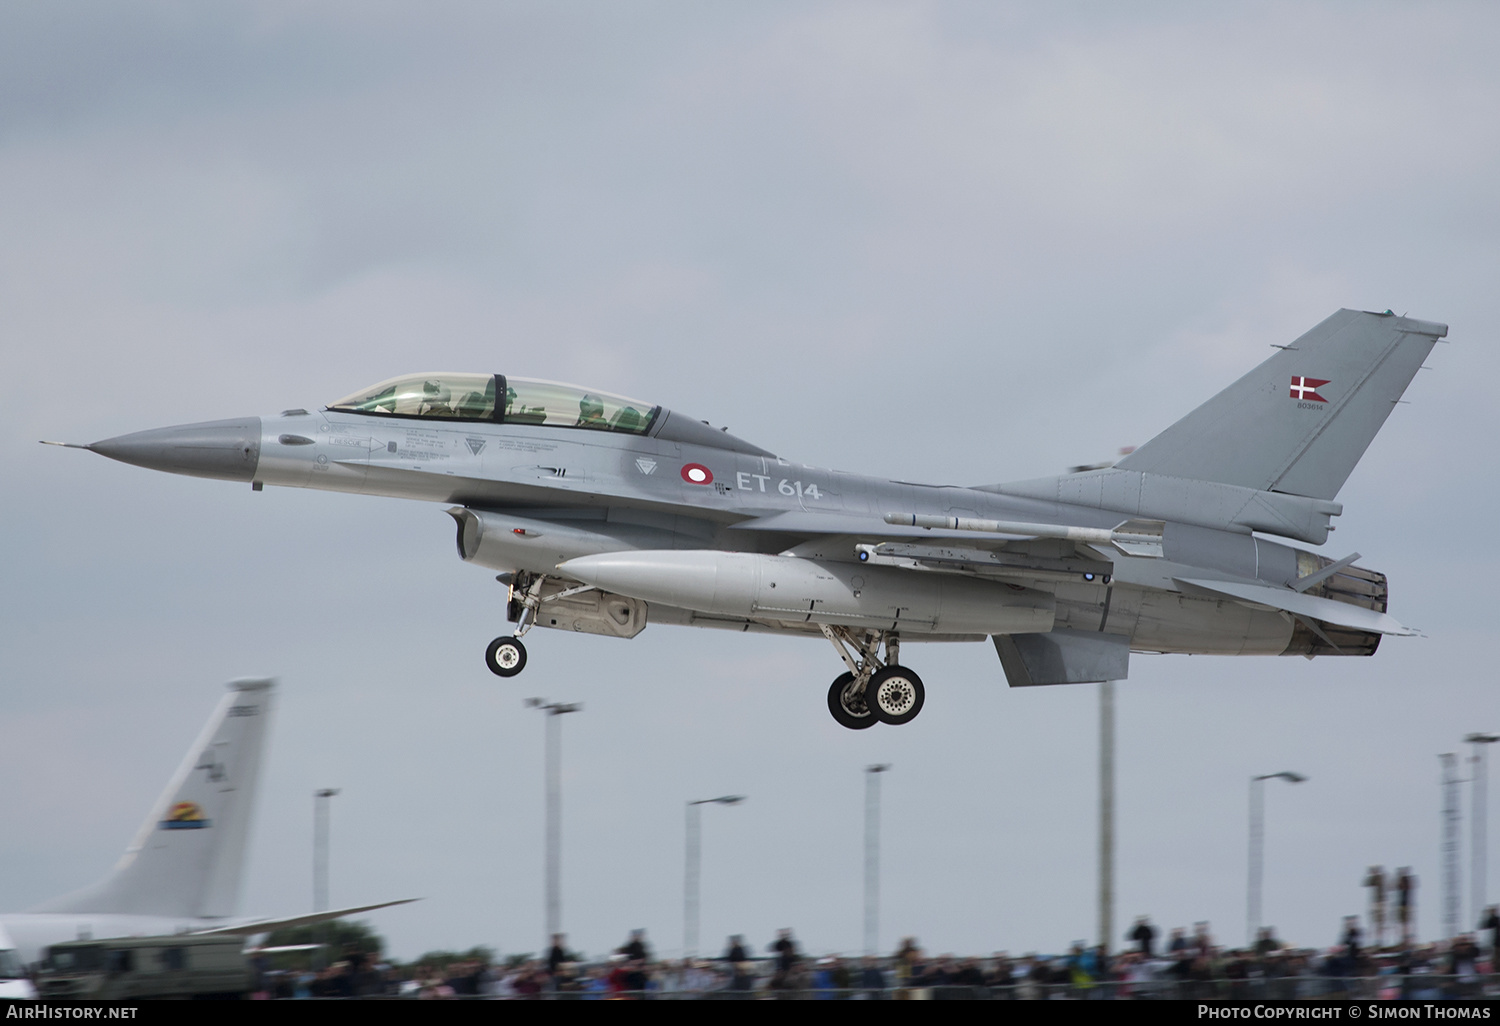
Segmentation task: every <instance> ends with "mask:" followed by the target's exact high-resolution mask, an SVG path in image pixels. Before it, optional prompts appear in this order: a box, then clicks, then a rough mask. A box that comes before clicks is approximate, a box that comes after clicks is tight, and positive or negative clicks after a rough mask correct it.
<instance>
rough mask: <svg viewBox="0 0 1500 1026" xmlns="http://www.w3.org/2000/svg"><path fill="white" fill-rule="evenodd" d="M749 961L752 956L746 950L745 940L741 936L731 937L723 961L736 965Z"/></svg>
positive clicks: (725, 947)
mask: <svg viewBox="0 0 1500 1026" xmlns="http://www.w3.org/2000/svg"><path fill="white" fill-rule="evenodd" d="M749 960H750V954H749V953H748V952H747V951H746V950H745V938H744V937H742V936H740V935H739V934H735V935H734V936H733V937H730V938H729V941H728V943H726V944H725V945H724V955H723V961H725V962H730V963H734V962H748V961H749Z"/></svg>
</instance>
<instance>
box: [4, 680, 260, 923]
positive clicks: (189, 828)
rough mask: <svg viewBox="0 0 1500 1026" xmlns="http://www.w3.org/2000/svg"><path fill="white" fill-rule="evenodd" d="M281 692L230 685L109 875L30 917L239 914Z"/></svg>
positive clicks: (256, 684)
mask: <svg viewBox="0 0 1500 1026" xmlns="http://www.w3.org/2000/svg"><path fill="white" fill-rule="evenodd" d="M274 686H275V682H274V681H270V680H238V681H234V682H232V683H231V684H230V685H229V693H228V694H227V695H225V696H224V699H223V700H222V701H221V702H220V703H219V706H218V708H217V709H215V710H214V713H213V715H212V716H211V717H209V720H208V724H207V725H206V726H205V727H204V728H203V733H202V734H200V735H199V737H198V740H197V741H196V742H194V744H193V747H192V748H191V749H189V751H188V754H187V758H186V759H184V760H183V762H182V765H181V766H179V767H178V768H177V772H176V773H174V774H173V775H172V779H171V781H170V782H169V783H168V784H167V787H166V790H164V791H163V792H162V793H161V796H160V797H159V798H157V799H156V804H155V805H154V806H152V809H151V814H150V815H149V816H147V817H146V822H145V823H143V824H141V828H140V830H139V832H138V833H137V834H136V836H135V840H133V841H132V842H131V843H130V846H129V847H128V848H126V849H125V855H124V857H123V858H121V859H120V861H119V863H118V864H117V865H116V866H115V868H114V870H113V871H112V872H111V873H110V875H109V876H108V877H106V878H105V879H103V880H101V881H100V882H99V883H97V884H95V885H93V886H92V887H87V888H85V889H83V890H81V891H75V892H74V893H72V894H68V895H65V896H63V897H61V898H55V899H53V900H52V901H48V902H45V903H43V904H41V905H38V906H37V907H36V908H34V909H32V910H31V911H34V912H91V913H120V914H126V915H160V916H182V917H200V916H230V915H233V914H234V910H235V906H236V904H237V903H238V901H239V891H240V883H241V880H242V878H243V875H244V874H243V869H244V862H245V849H246V846H247V843H248V841H249V836H250V813H251V810H252V806H253V805H254V802H255V788H256V784H257V783H258V781H259V779H260V765H261V756H262V753H263V752H264V750H265V741H266V730H267V726H268V721H269V717H270V714H271V695H272V692H273V690H274Z"/></svg>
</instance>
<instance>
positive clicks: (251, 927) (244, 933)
mask: <svg viewBox="0 0 1500 1026" xmlns="http://www.w3.org/2000/svg"><path fill="white" fill-rule="evenodd" d="M420 900H422V899H420V898H401V899H399V900H397V901H382V902H381V903H380V904H378V905H356V906H354V907H353V908H336V909H333V910H331V911H328V912H309V913H308V914H307V915H303V916H288V917H286V918H284V919H251V920H247V921H246V922H242V923H231V924H230V925H228V926H215V927H212V928H211V929H207V930H194V931H193V933H204V934H215V935H221V934H222V935H229V934H232V935H236V936H241V937H248V936H250V935H251V934H253V933H270V932H271V931H272V930H284V929H287V928H288V927H292V926H311V925H312V924H313V923H324V922H327V921H328V920H330V919H342V918H343V917H344V916H356V915H359V914H360V913H361V912H373V911H375V910H376V909H377V908H390V907H391V906H392V905H406V904H409V903H411V902H413V901H420Z"/></svg>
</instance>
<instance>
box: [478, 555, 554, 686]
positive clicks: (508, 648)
mask: <svg viewBox="0 0 1500 1026" xmlns="http://www.w3.org/2000/svg"><path fill="white" fill-rule="evenodd" d="M496 580H498V581H500V582H501V583H502V584H505V585H506V586H507V587H508V588H509V589H510V596H509V601H508V602H507V606H508V607H509V610H510V612H511V617H510V619H511V621H512V622H514V623H515V625H516V633H515V634H514V635H508V636H506V637H501V638H496V639H495V640H494V641H492V642H490V644H489V647H488V648H486V649H485V650H484V665H486V666H488V667H489V668H490V672H491V673H493V674H494V675H495V676H497V677H514V676H515V675H516V674H518V673H520V672H521V671H522V670H524V669H526V646H525V645H523V644H521V637H522V636H523V635H524V634H525V633H526V632H527V631H529V630H531V627H532V625H533V624H534V623H535V622H536V611H537V608H538V607H539V606H540V605H541V601H540V598H539V596H540V593H541V589H542V583H543V582H544V581H546V577H544V576H542V575H540V574H536V575H532V574H519V573H518V574H515V575H514V576H512V575H510V574H501V575H500V576H499V577H498V578H496Z"/></svg>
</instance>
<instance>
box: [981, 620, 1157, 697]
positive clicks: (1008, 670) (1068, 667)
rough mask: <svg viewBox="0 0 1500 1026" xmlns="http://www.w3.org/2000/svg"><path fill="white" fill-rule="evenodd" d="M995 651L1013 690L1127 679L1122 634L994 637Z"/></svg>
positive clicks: (1056, 632)
mask: <svg viewBox="0 0 1500 1026" xmlns="http://www.w3.org/2000/svg"><path fill="white" fill-rule="evenodd" d="M993 640H994V642H995V651H996V652H998V653H999V654H1000V666H1001V668H1002V669H1004V670H1005V679H1006V680H1008V681H1009V682H1010V686H1011V687H1013V688H1023V687H1032V686H1034V685H1039V684H1093V683H1100V682H1102V681H1106V680H1124V679H1125V678H1126V677H1128V676H1129V675H1130V639H1129V638H1127V637H1125V636H1124V635H1122V634H1104V633H1101V632H1099V631H1072V630H1065V629H1058V630H1054V631H1049V632H1047V633H1046V634H996V635H995V636H994V639H993Z"/></svg>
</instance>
